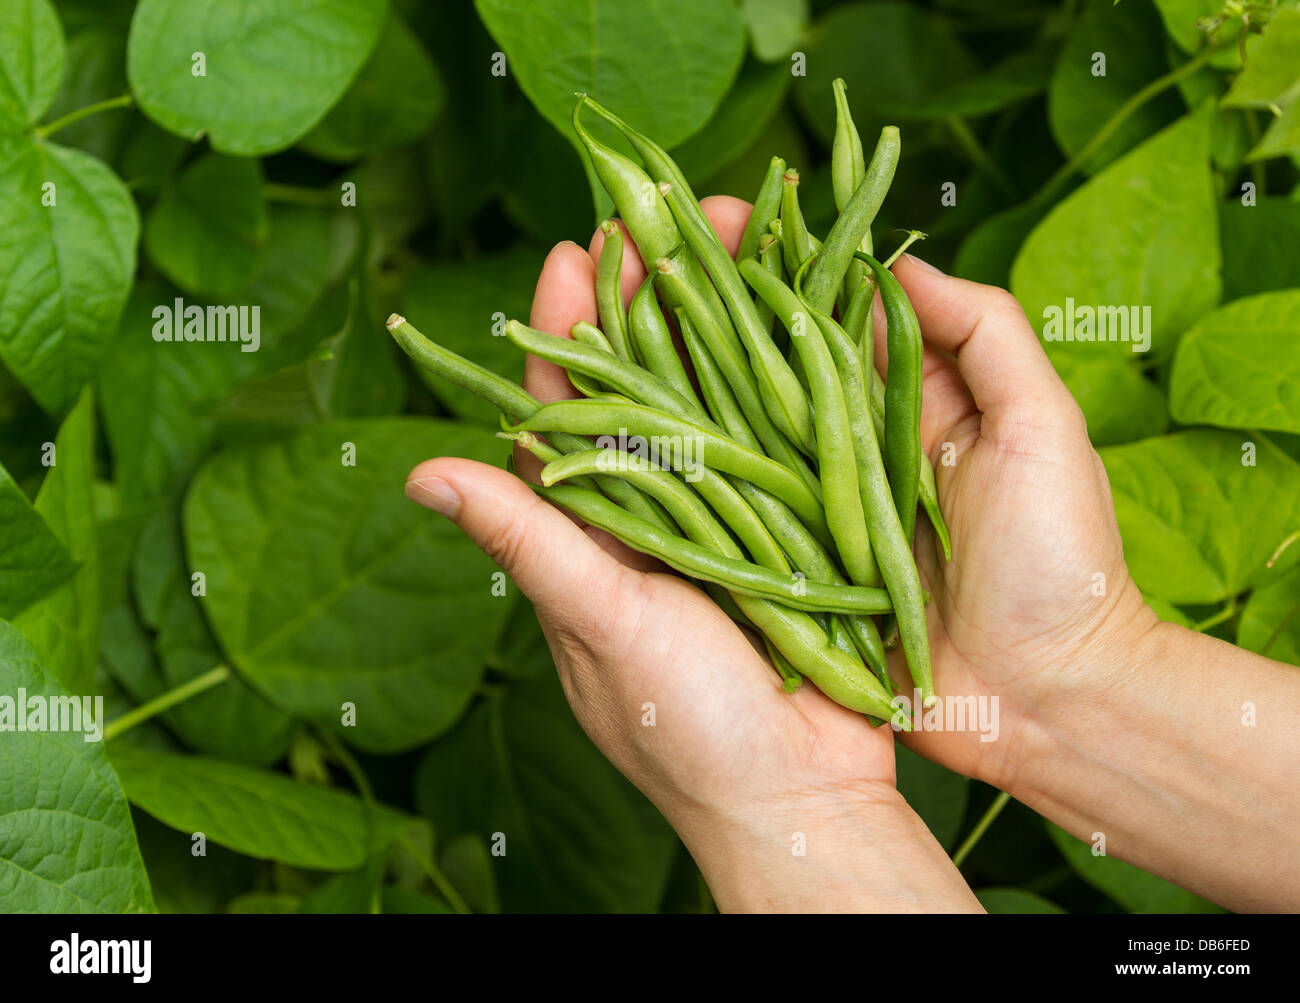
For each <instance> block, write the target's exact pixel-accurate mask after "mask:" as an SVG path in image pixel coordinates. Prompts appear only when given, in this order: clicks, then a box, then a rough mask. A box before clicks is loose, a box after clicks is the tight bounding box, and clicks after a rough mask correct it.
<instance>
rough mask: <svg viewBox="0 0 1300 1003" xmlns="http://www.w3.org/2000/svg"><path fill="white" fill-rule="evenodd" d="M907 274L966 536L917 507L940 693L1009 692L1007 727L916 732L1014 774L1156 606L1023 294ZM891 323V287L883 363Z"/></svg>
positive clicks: (935, 751) (933, 747) (879, 320)
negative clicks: (1048, 716)
mask: <svg viewBox="0 0 1300 1003" xmlns="http://www.w3.org/2000/svg"><path fill="white" fill-rule="evenodd" d="M894 274H895V275H896V276H897V277H898V279H899V281H900V282H901V283H902V285H903V287H904V288H905V289H906V291H907V294H908V298H909V299H910V300H911V302H912V306H913V308H914V309H915V310H916V314H917V318H918V320H919V321H920V323H921V330H922V334H923V336H924V338H925V342H926V349H925V394H924V406H923V411H922V421H921V437H922V443H923V445H924V447H925V449H926V451H927V453H929V455H930V457H931V459H932V460H933V461H934V464H935V477H936V481H937V483H938V488H939V499H940V503H941V506H942V508H943V511H944V513H945V515H946V518H947V522H948V525H949V529H950V531H951V535H952V545H953V557H952V561H951V562H948V563H945V562H944V560H943V556H942V553H941V551H940V550H939V548H938V546H937V542H936V539H935V537H934V534H933V532H932V531H931V530H930V528H929V525H928V523H927V522H926V520H925V518H924V517H921V518H919V519H918V523H917V527H918V528H917V547H916V554H917V561H918V564H919V567H920V570H921V576H922V579H923V581H924V582H925V583H926V586H927V587H928V588H929V589H930V592H931V594H932V596H933V601H932V603H931V605H930V607H929V610H928V618H929V625H930V642H931V648H932V653H933V662H934V673H935V686H936V689H937V691H938V692H939V695H940V696H945V695H946V696H953V697H958V698H962V697H969V696H975V697H977V698H980V697H996V698H997V700H998V708H999V710H998V715H999V720H998V724H999V733H998V736H997V738H996V740H995V741H992V742H986V741H981V740H980V738H979V735H978V733H977V732H975V731H972V730H970V729H969V728H968V729H967V730H965V731H954V730H946V731H935V732H929V733H927V732H924V731H922V732H920V733H918V734H915V735H911V736H905V738H904V740H905V741H906V742H908V743H909V744H910V745H912V747H914V748H916V749H917V750H918V751H920V752H922V753H924V754H925V755H927V756H930V757H931V758H934V759H937V760H938V761H940V762H942V763H944V764H945V765H947V766H949V767H951V768H952V769H955V770H958V771H959V772H962V773H966V774H968V775H971V776H978V777H981V778H982V779H985V780H988V781H989V782H990V783H994V784H996V785H997V786H1000V787H1003V789H1006V788H1007V787H1008V786H1010V785H1013V782H1014V778H1015V775H1016V773H1017V772H1018V771H1019V770H1020V769H1021V767H1022V766H1023V764H1024V763H1025V762H1026V757H1029V756H1032V755H1034V750H1035V749H1036V748H1037V747H1038V745H1039V744H1040V743H1039V739H1040V738H1041V736H1039V735H1036V734H1035V731H1036V727H1037V725H1036V722H1037V721H1038V720H1039V719H1040V717H1041V714H1040V712H1041V711H1042V710H1043V709H1044V707H1045V706H1046V705H1048V704H1053V705H1057V706H1061V705H1064V704H1067V703H1069V702H1070V701H1071V699H1072V697H1073V696H1074V695H1075V694H1077V693H1078V692H1079V691H1080V689H1082V688H1095V689H1099V690H1102V691H1104V690H1105V689H1106V688H1107V687H1109V686H1111V685H1112V684H1114V683H1115V682H1117V681H1118V680H1119V679H1120V676H1121V674H1122V673H1123V672H1124V671H1126V668H1125V666H1126V664H1127V663H1126V661H1125V658H1126V655H1127V654H1128V653H1130V652H1132V651H1133V649H1134V647H1135V646H1136V645H1137V643H1138V641H1139V640H1140V639H1141V638H1142V637H1143V636H1144V635H1145V634H1146V633H1147V632H1149V631H1150V629H1151V628H1152V627H1153V626H1154V625H1155V622H1156V617H1155V614H1154V613H1153V612H1152V611H1151V610H1150V609H1149V607H1147V606H1146V605H1145V603H1144V602H1143V600H1142V597H1141V595H1140V594H1139V593H1138V590H1137V588H1136V586H1135V585H1134V584H1133V581H1132V579H1131V578H1130V577H1129V574H1128V570H1127V568H1126V567H1125V564H1124V554H1123V548H1122V545H1121V542H1120V535H1119V527H1118V525H1117V524H1116V521H1115V514H1114V507H1113V504H1112V501H1111V495H1110V488H1109V484H1108V482H1107V478H1106V471H1105V468H1104V467H1103V465H1102V462H1101V459H1100V457H1099V456H1098V455H1097V453H1096V451H1095V450H1094V449H1093V448H1092V445H1091V443H1090V442H1089V441H1088V434H1087V428H1086V425H1085V422H1084V417H1083V414H1082V412H1081V411H1080V409H1079V406H1078V404H1077V403H1076V402H1075V400H1074V398H1073V397H1072V396H1071V395H1070V393H1069V391H1068V390H1067V389H1066V387H1065V385H1064V383H1062V381H1061V379H1060V377H1059V376H1058V375H1057V373H1056V371H1055V370H1054V369H1053V367H1052V364H1051V362H1050V361H1049V360H1048V358H1047V355H1046V353H1045V352H1044V351H1043V347H1042V345H1040V344H1039V342H1038V338H1037V336H1036V335H1035V333H1034V331H1033V329H1032V327H1031V326H1030V324H1029V321H1028V319H1027V318H1026V317H1025V314H1024V312H1023V311H1022V310H1021V309H1020V306H1019V305H1018V304H1017V302H1016V300H1015V299H1014V297H1012V296H1011V294H1010V293H1008V292H1006V291H1005V290H1002V289H998V288H995V287H993V286H985V285H980V284H978V283H974V282H968V281H965V280H963V279H957V278H951V277H949V276H946V275H943V274H942V273H940V272H938V271H936V270H935V269H934V268H933V267H932V266H930V265H927V264H925V263H924V262H921V261H919V260H917V259H915V258H912V257H910V256H904V257H903V258H901V259H900V260H899V262H898V263H897V264H896V265H895V267H894ZM884 331H885V321H884V314H883V312H882V310H881V307H880V303H879V300H877V303H876V332H877V335H876V341H875V345H876V357H877V365H878V366H879V368H880V369H881V370H882V371H885V370H886V369H887V367H888V362H887V352H886V351H885V341H886V339H885V337H884ZM894 671H895V675H896V677H897V678H899V679H900V681H901V680H902V679H904V678H905V674H904V672H903V670H902V668H901V666H895V667H894ZM949 723H951V719H950V721H949Z"/></svg>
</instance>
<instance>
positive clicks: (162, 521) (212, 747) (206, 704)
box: [133, 508, 295, 765]
mask: <svg viewBox="0 0 1300 1003" xmlns="http://www.w3.org/2000/svg"><path fill="white" fill-rule="evenodd" d="M133 581H134V592H135V598H136V606H137V608H138V609H139V610H140V615H141V618H142V619H143V620H144V622H145V623H146V624H147V625H148V626H149V627H150V628H152V629H153V631H154V632H155V636H154V639H153V648H154V653H155V656H156V657H157V659H158V662H159V665H160V668H161V671H162V682H163V685H164V687H165V688H167V689H173V688H175V687H177V686H180V685H181V684H183V683H187V682H189V681H190V680H191V679H194V678H196V677H198V676H201V675H202V674H203V673H205V672H208V671H209V670H211V669H213V668H216V667H217V666H218V665H221V664H222V661H223V659H222V655H221V651H220V649H219V648H218V647H217V642H216V640H215V639H214V638H213V636H212V632H211V631H210V630H209V629H208V624H207V621H206V620H204V618H203V607H202V600H201V599H198V598H196V597H195V596H194V595H193V594H192V591H191V589H192V584H191V580H190V575H189V572H188V570H187V569H186V567H185V558H184V554H183V553H182V551H181V527H180V517H179V512H177V511H175V510H174V509H171V508H168V509H164V510H163V511H160V512H159V513H158V514H157V515H155V516H154V518H153V519H152V520H150V522H149V523H148V525H147V526H146V527H145V528H144V531H143V532H142V533H141V535H140V540H139V542H138V544H137V545H136V548H135V563H134V569H133ZM166 721H167V723H168V725H169V726H170V727H171V728H172V729H173V730H174V731H175V732H176V733H177V734H178V735H179V736H180V737H181V739H182V740H183V741H184V742H185V743H186V744H187V745H189V746H191V747H192V748H194V749H197V750H198V751H200V752H205V753H208V754H209V755H212V756H215V757H217V758H219V759H229V760H233V761H235V762H241V763H252V764H260V765H265V764H269V763H273V762H275V761H276V760H278V759H280V758H281V757H282V756H283V755H284V753H285V750H286V749H288V748H289V742H290V741H291V739H292V738H293V731H294V728H295V725H294V722H293V720H292V719H291V718H289V717H288V716H287V715H286V714H284V713H283V712H282V711H280V710H277V709H276V708H275V707H272V706H271V705H270V704H268V703H267V702H266V701H265V700H264V699H263V698H262V697H261V696H260V695H259V694H258V693H256V692H254V691H253V690H252V689H250V688H249V687H248V685H247V684H246V683H245V682H244V681H243V680H242V679H239V678H238V677H236V678H234V679H231V680H229V681H228V682H225V683H223V684H222V685H220V686H218V687H216V688H215V689H211V690H208V691H207V692H206V693H200V694H199V695H198V696H196V697H191V698H190V699H189V700H186V701H184V702H183V703H180V704H178V705H177V706H176V707H174V708H172V709H171V710H170V711H168V713H167V716H166Z"/></svg>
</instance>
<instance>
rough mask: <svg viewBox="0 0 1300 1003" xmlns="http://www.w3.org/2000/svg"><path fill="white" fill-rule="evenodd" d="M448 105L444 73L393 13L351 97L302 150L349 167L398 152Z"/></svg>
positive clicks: (306, 139)
mask: <svg viewBox="0 0 1300 1003" xmlns="http://www.w3.org/2000/svg"><path fill="white" fill-rule="evenodd" d="M445 100H446V88H445V86H444V85H443V82H442V77H441V76H440V75H439V73H438V67H436V66H434V65H433V60H431V59H430V58H429V54H428V53H427V52H426V51H425V50H424V46H423V45H421V44H420V40H419V39H418V38H416V37H415V35H414V34H413V33H412V32H411V29H410V28H408V27H407V26H406V22H405V21H403V20H402V19H401V17H399V16H398V15H397V14H396V13H393V14H390V15H389V16H388V20H387V21H386V22H385V24H384V30H383V32H382V33H381V34H380V36H379V43H378V44H377V45H376V46H375V49H374V51H373V52H372V53H371V54H370V61H369V62H368V63H366V65H365V68H364V69H362V71H361V72H360V74H358V75H357V79H356V80H355V81H354V82H353V84H352V86H351V87H350V88H349V89H348V92H347V93H346V94H344V95H343V98H342V100H340V101H339V103H338V104H336V105H335V106H334V107H333V108H332V109H330V113H329V114H328V115H326V116H325V118H324V119H323V120H322V121H321V123H320V124H319V125H318V126H316V128H314V129H313V130H312V131H311V132H309V133H307V135H306V136H304V137H303V138H302V140H301V141H300V143H299V145H300V146H301V147H302V148H303V149H304V150H306V151H307V152H308V153H310V154H312V155H313V156H316V157H321V158H323V159H325V160H338V161H345V162H346V161H351V160H357V159H359V158H361V157H363V156H366V155H369V154H375V153H382V152H384V151H385V150H392V149H395V148H396V147H399V146H404V145H405V144H407V143H409V142H411V141H413V140H415V139H418V138H419V137H420V136H421V135H423V134H424V132H425V131H426V130H427V129H428V128H429V126H430V124H431V123H432V122H433V120H434V118H435V117H436V116H437V114H438V112H439V111H441V110H442V106H443V102H444V101H445Z"/></svg>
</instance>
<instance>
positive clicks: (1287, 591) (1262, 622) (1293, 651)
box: [1237, 527, 1300, 665]
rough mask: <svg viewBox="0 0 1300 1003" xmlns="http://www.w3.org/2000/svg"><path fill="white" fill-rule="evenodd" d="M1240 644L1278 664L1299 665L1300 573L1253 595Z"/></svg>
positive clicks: (1243, 613) (1243, 620)
mask: <svg viewBox="0 0 1300 1003" xmlns="http://www.w3.org/2000/svg"><path fill="white" fill-rule="evenodd" d="M1298 528H1300V527H1298ZM1292 546H1295V544H1292ZM1237 643H1238V644H1240V645H1241V646H1242V647H1243V648H1245V649H1246V650H1248V651H1254V652H1257V653H1258V654H1261V655H1267V656H1268V657H1269V658H1276V659H1277V660H1278V661H1279V662H1288V663H1290V664H1291V665H1300V569H1293V570H1292V571H1291V573H1290V574H1287V575H1286V576H1284V577H1282V578H1280V579H1279V580H1278V581H1276V582H1274V583H1273V584H1271V585H1265V586H1264V587H1263V588H1258V589H1256V590H1255V591H1254V592H1252V593H1251V594H1250V598H1249V599H1248V600H1247V601H1246V608H1245V609H1243V610H1242V611H1241V624H1240V625H1239V626H1238V628H1237Z"/></svg>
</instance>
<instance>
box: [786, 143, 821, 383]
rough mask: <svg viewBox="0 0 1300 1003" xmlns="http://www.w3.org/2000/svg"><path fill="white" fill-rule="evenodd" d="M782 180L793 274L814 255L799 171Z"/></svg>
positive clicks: (789, 267) (789, 263)
mask: <svg viewBox="0 0 1300 1003" xmlns="http://www.w3.org/2000/svg"><path fill="white" fill-rule="evenodd" d="M781 180H782V185H781V255H782V259H783V261H784V262H785V270H786V271H787V272H788V273H789V274H791V275H793V274H794V273H795V272H797V271H798V270H799V269H800V268H802V267H803V263H804V262H805V261H807V260H808V259H809V258H810V257H812V240H811V239H810V238H809V235H808V225H807V224H806V223H805V222H804V218H803V211H802V210H801V209H800V208H799V172H798V171H796V170H794V169H793V168H791V169H790V170H788V171H786V172H785V176H784V177H783V178H782V179H781ZM813 406H814V407H816V402H814V404H813Z"/></svg>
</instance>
